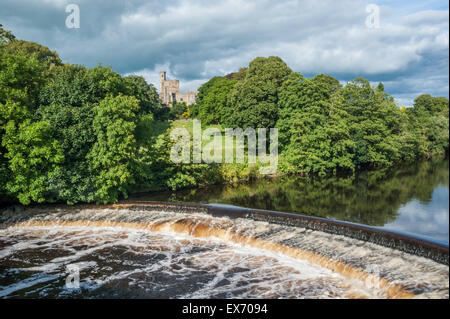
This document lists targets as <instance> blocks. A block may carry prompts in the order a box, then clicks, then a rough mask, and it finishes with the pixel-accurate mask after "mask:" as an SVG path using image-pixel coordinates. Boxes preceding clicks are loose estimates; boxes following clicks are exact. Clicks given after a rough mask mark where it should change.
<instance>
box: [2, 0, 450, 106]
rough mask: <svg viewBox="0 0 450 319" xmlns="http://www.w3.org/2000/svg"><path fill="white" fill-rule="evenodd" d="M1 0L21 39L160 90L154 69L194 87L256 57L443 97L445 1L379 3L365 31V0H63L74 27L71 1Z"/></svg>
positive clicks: (405, 95)
mask: <svg viewBox="0 0 450 319" xmlns="http://www.w3.org/2000/svg"><path fill="white" fill-rule="evenodd" d="M3 2H4V3H2V11H1V12H0V19H1V21H2V23H3V24H4V25H5V26H6V28H9V29H12V30H13V32H14V33H15V34H16V35H17V36H18V37H19V38H23V39H26V40H33V41H37V42H40V43H43V44H45V45H47V46H49V47H50V48H51V49H56V50H57V51H58V52H59V53H60V55H61V57H62V58H63V60H65V61H68V62H71V63H77V64H85V65H88V66H94V65H95V64H97V63H98V62H103V64H106V65H111V66H112V67H113V68H114V69H116V70H118V71H119V72H121V73H122V74H128V73H137V74H142V75H144V76H145V77H146V78H147V80H149V81H151V82H152V83H154V84H155V85H156V86H157V87H158V86H159V85H158V79H159V69H158V68H160V67H167V71H168V72H169V75H170V77H172V78H179V79H180V80H181V83H182V86H183V88H184V89H195V88H196V87H197V86H198V85H199V84H201V83H202V82H203V81H206V80H207V79H208V78H210V77H212V76H215V75H224V74H227V73H230V72H232V71H236V70H238V69H239V67H242V66H246V65H248V62H250V61H251V60H252V59H253V58H255V57H256V56H269V55H278V56H280V57H281V58H283V59H284V60H285V61H286V62H287V63H288V65H289V66H290V67H291V68H292V69H294V70H295V71H299V72H302V73H303V74H305V75H307V76H313V75H315V74H317V73H327V74H331V75H333V76H335V77H337V78H338V79H340V80H343V81H348V80H351V79H353V78H355V77H357V76H364V77H367V78H368V79H369V80H371V81H383V82H385V88H386V91H387V92H389V93H391V94H393V95H394V96H395V97H397V98H398V99H399V101H401V103H402V104H407V105H411V103H412V100H413V99H414V98H415V97H416V96H417V95H418V94H421V93H430V94H433V95H439V96H447V97H448V48H449V44H448V37H449V35H448V27H449V22H448V6H447V7H445V6H442V4H441V3H440V2H436V1H432V2H430V3H429V5H428V6H425V5H424V4H423V3H422V2H419V1H417V2H413V3H406V2H401V3H403V4H401V3H400V4H399V2H398V1H378V2H377V3H378V4H380V5H381V10H380V12H381V13H380V14H381V15H380V28H378V29H376V28H374V29H371V28H368V27H367V26H366V25H365V21H366V18H367V14H368V13H367V12H366V6H367V4H368V2H367V1H363V0H357V1H354V0H342V1H331V0H324V1H320V2H318V1H314V0H298V1H296V0H280V1H269V0H258V1H257V0H223V1H213V0H197V1H196V0H170V1H151V2H148V1H144V0H135V1H124V2H122V1H107V0H99V1H89V0H79V1H70V2H71V3H72V2H73V3H77V4H78V5H79V6H80V12H81V28H80V29H76V30H75V29H67V28H66V27H65V23H64V22H65V18H66V16H67V14H66V13H65V5H66V4H67V3H69V1H64V0H46V1H44V2H43V3H40V4H39V5H38V4H36V2H35V1H31V0H14V1H13V0H4V1H3ZM155 81H156V82H155Z"/></svg>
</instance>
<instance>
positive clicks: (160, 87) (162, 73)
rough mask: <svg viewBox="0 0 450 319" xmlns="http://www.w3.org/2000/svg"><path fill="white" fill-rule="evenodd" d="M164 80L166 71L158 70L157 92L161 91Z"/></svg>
mask: <svg viewBox="0 0 450 319" xmlns="http://www.w3.org/2000/svg"><path fill="white" fill-rule="evenodd" d="M164 81H166V71H161V72H159V93H161V94H162V93H163V88H164Z"/></svg>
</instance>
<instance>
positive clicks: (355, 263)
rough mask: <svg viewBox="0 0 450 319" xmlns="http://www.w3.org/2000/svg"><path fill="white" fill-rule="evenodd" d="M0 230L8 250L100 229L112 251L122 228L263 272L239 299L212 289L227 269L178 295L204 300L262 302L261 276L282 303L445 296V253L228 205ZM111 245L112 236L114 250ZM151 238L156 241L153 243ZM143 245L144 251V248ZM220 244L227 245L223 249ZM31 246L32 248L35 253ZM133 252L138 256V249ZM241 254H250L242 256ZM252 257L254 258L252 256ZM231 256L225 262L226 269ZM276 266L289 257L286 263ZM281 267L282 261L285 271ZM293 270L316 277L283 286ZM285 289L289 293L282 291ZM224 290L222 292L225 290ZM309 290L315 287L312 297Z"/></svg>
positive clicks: (63, 209)
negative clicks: (20, 241) (43, 237)
mask: <svg viewBox="0 0 450 319" xmlns="http://www.w3.org/2000/svg"><path fill="white" fill-rule="evenodd" d="M0 225H1V228H2V230H0V240H1V239H3V240H4V241H5V242H8V240H9V239H8V238H10V237H11V238H13V237H14V234H21V236H24V238H25V239H26V240H31V242H33V240H32V239H30V238H36V236H37V235H36V232H40V234H46V233H48V232H50V233H51V230H54V231H57V232H58V234H60V235H59V237H58V238H61V237H70V236H75V235H73V234H72V235H69V234H65V235H64V229H67V231H69V230H70V231H71V232H80V231H82V230H84V229H93V230H94V229H95V231H98V232H99V234H101V233H102V232H105V231H106V230H105V229H107V230H108V233H107V234H108V235H105V238H108V243H109V245H113V244H114V238H115V236H119V234H120V236H129V235H124V233H123V232H124V230H127V229H128V230H133V231H139V232H144V233H148V234H152V235H151V236H156V235H158V236H163V237H164V236H168V237H165V238H164V239H163V240H162V241H163V242H170V243H174V245H175V246H177V247H178V248H177V249H179V250H180V249H181V250H182V249H183V248H182V247H183V245H182V244H180V242H179V241H181V242H183V241H188V242H189V243H190V244H191V243H192V242H193V241H194V242H195V241H196V240H201V242H196V244H195V245H194V246H195V247H197V248H195V249H194V251H196V249H203V248H205V247H209V248H208V249H206V248H205V250H204V251H203V250H202V251H203V253H204V254H205V255H204V257H202V258H207V260H208V262H207V264H208V265H209V267H210V268H211V269H215V268H217V267H219V268H220V266H225V267H226V264H227V259H226V258H225V259H224V257H223V256H227V254H231V256H235V255H236V254H237V255H239V256H241V255H240V254H243V255H242V256H246V257H242V258H241V259H240V260H239V261H237V262H236V264H234V266H233V267H234V268H233V267H231V269H239V267H241V268H242V265H245V264H246V263H252V262H253V263H254V264H252V267H250V266H249V267H248V270H247V271H248V272H249V273H252V271H253V270H252V268H253V267H256V269H266V270H262V273H258V274H257V275H255V274H253V273H252V275H250V274H247V275H246V276H247V277H245V276H244V277H245V278H246V279H245V280H244V282H247V281H249V280H251V279H249V276H250V277H251V276H255V278H253V280H254V281H255V284H254V285H249V286H248V288H247V290H245V289H244V290H245V294H244V292H242V291H241V290H242V289H241V290H239V289H238V287H234V286H227V285H225V286H223V287H222V286H220V284H219V283H220V282H222V281H229V279H230V278H233V276H236V273H239V271H238V270H233V271H231V272H230V274H229V277H230V278H227V276H222V277H223V278H222V277H221V280H218V278H215V277H214V278H215V279H213V280H212V281H210V282H213V283H214V284H211V283H209V284H208V285H209V286H208V285H207V287H209V290H208V289H206V290H205V288H204V287H203V288H196V289H194V291H192V292H191V294H188V295H187V297H198V296H202V297H211V295H210V294H212V293H213V292H217V291H222V290H223V293H224V294H225V293H226V291H233V292H234V295H233V296H232V297H236V296H240V297H242V296H250V297H251V298H258V297H264V296H266V297H267V295H265V293H268V292H267V289H268V288H267V287H266V286H265V284H264V283H265V280H267V276H269V275H268V274H270V276H269V277H271V278H272V277H273V276H275V277H277V276H278V278H277V279H273V280H275V281H276V280H279V281H277V283H278V284H279V286H276V287H278V288H277V289H278V290H275V291H274V290H273V288H270V289H268V291H270V293H269V297H280V296H281V297H286V296H285V295H284V294H285V293H286V291H289V294H288V297H292V298H302V297H324V298H327V297H336V296H335V295H334V294H338V297H345V298H371V297H381V298H448V289H449V284H448V271H449V269H448V246H445V245H442V244H439V243H438V242H433V241H429V240H426V239H423V238H418V237H413V236H410V235H406V234H401V233H398V232H390V231H389V232H388V231H385V230H381V229H379V228H375V227H368V226H363V225H358V224H352V223H344V222H338V221H332V220H327V219H323V218H314V217H308V216H301V215H295V214H285V213H279V212H271V211H263V210H254V209H244V208H238V207H233V206H227V205H196V204H175V203H159V202H158V203H156V202H129V203H120V204H116V205H108V206H96V205H77V206H74V207H70V208H69V207H67V206H57V205H54V206H37V207H30V208H27V209H26V210H24V211H22V212H14V211H12V210H5V211H3V212H2V213H1V214H0ZM111 230H114V232H115V234H116V235H114V236H112V235H111V233H110V232H109V231H111ZM76 234H77V235H76V236H75V238H77V240H78V241H82V242H85V241H87V238H84V237H83V236H84V235H83V236H81V237H80V235H79V234H78V233H76ZM177 234H178V235H181V236H182V237H181V239H180V238H178V237H173V236H174V235H177ZM110 236H112V237H110ZM120 236H119V237H118V238H119V239H120V238H121V237H120ZM37 237H39V236H37ZM97 237H98V238H96V240H97V241H101V242H103V241H104V240H106V239H105V238H103V237H101V236H100V235H98V236H97ZM89 238H90V237H89ZM158 238H159V237H158ZM119 239H117V238H116V240H118V242H120V240H119ZM152 239H153V240H155V238H154V237H152ZM11 240H12V239H11ZM26 240H25V241H26ZM89 240H91V239H89ZM12 242H14V240H12ZM150 242H152V241H150ZM0 243H1V241H0ZM33 243H34V242H33ZM45 245H46V244H45ZM102 245H104V244H101V247H103V246H102ZM146 245H149V243H148V242H146ZM210 245H212V247H210ZM217 245H218V246H217ZM221 245H232V246H226V247H225V248H224V247H222V246H221ZM236 245H237V246H236ZM4 246H5V247H6V248H4V249H3V250H1V251H0V258H1V261H2V263H3V260H7V258H8V256H9V255H10V254H14V253H15V250H14V247H15V246H14V245H13V246H12V247H13V248H11V247H10V245H8V244H4ZM19 246H20V245H19ZM32 247H33V248H37V247H36V245H34V246H32ZM108 247H110V246H108ZM133 247H134V246H133ZM152 247H153V246H152ZM202 247H203V248H202ZM0 248H1V245H0ZM141 248H142V247H141ZM141 248H139V251H141V250H142V249H144V248H142V249H141ZM20 249H21V248H20ZM20 249H18V250H17V251H20ZM108 249H110V248H108ZM133 249H135V248H133ZM242 249H244V250H245V249H253V250H252V251H251V252H250V251H245V253H244V251H243V250H242ZM255 249H256V250H255ZM144 250H145V249H144ZM164 250H165V248H158V251H164ZM169 250H170V249H169ZM150 251H151V249H150ZM170 251H171V255H170V256H171V257H170V258H169V259H170V260H171V259H172V258H173V256H172V255H173V254H174V256H176V255H177V254H178V251H177V253H174V252H173V251H172V250H170ZM208 251H209V253H208ZM208 254H209V256H208ZM246 254H249V255H246ZM255 254H256V255H257V256H258V257H255V256H256V255H255ZM261 254H262V255H261ZM152 256H153V255H152ZM205 256H206V257H205ZM221 256H222V257H221ZM269 256H270V257H269ZM188 257H189V258H190V260H196V259H198V258H199V257H198V255H197V254H192V255H190V254H188V255H187V256H184V258H188ZM66 258H69V257H68V256H67V257H66ZM133 258H134V257H133ZM152 258H153V257H152ZM233 258H234V257H230V259H228V262H230V260H233ZM285 258H288V260H289V262H288V260H287V259H285ZM69 259H70V258H69ZM200 259H201V258H200ZM183 260H184V259H183ZM219 260H220V261H219ZM249 260H252V262H249ZM256 260H258V261H256ZM274 260H276V262H275V261H274ZM292 260H294V261H295V262H293V261H292ZM52 263H54V260H51V261H49V262H47V264H46V265H47V266H46V267H50V266H49V265H52V267H56V266H54V265H53V264H52ZM182 263H183V262H182ZM272 263H275V264H276V266H273V267H275V268H276V269H279V271H278V274H274V273H273V270H267V268H265V266H264V265H271V264H272ZM286 263H289V266H287V264H286ZM292 263H294V264H295V265H294V266H293V264H292ZM239 265H241V266H239ZM255 265H256V266H255ZM60 266H61V265H60ZM203 266H204V265H203ZM203 266H198V267H203ZM41 267H42V265H41ZM58 267H59V266H58ZM174 267H176V266H174ZM196 267H197V266H196ZM273 267H272V268H273ZM290 267H291V268H292V267H293V268H292V269H291V268H290ZM194 268H195V267H194ZM244 268H245V267H244ZM188 269H189V270H188V273H189V272H193V270H192V269H191V268H188ZM195 269H197V268H195ZM202 269H203V268H202ZM289 269H291V270H289ZM202 271H204V269H203V270H202ZM296 271H298V272H299V274H302V276H304V275H305V273H306V274H311V273H314V274H315V275H314V276H312V278H310V277H308V279H307V280H306V279H305V278H303V277H301V276H300V277H301V279H298V280H297V281H295V282H292V278H296V277H295V275H292V276H290V275H289V274H290V273H295V272H296ZM166 272H167V270H166ZM172 272H173V275H175V274H177V275H178V273H177V272H176V271H175V272H174V271H173V270H170V271H169V273H172ZM219 272H220V271H219ZM316 272H318V273H316ZM119 273H121V272H119ZM243 273H244V274H245V273H246V272H245V271H243ZM116 275H117V274H116ZM211 275H212V276H216V274H211ZM336 276H337V277H336ZM264 278H266V279H264ZM200 281H201V280H200ZM305 282H307V283H308V284H305ZM283 283H284V284H283ZM140 284H142V282H141V283H140ZM217 285H219V286H217ZM229 285H232V284H231V283H230V284H229ZM286 285H289V287H288V288H286V287H285V286H286ZM244 286H245V285H244ZM14 287H15V286H14V285H13V286H12V287H6V288H5V289H6V290H7V291H14ZM220 287H222V290H221V288H220ZM224 287H228V288H227V289H228V290H227V289H225V288H224ZM255 287H258V288H255ZM283 287H284V288H283ZM300 287H302V288H301V289H300ZM305 287H308V288H305ZM311 287H315V289H313V290H311ZM0 289H1V288H0ZM8 289H9V290H8ZM0 291H1V290H0ZM249 291H251V292H253V293H254V294H255V295H252V294H251V292H249ZM318 291H320V293H318ZM324 291H326V292H324ZM202 294H203V295H202ZM242 294H243V295H242ZM246 294H247V295H246ZM248 294H250V295H248ZM0 295H1V292H0ZM176 296H179V295H177V294H174V296H171V297H176ZM214 296H215V295H214ZM214 296H212V297H214ZM184 297H186V295H185V296H184Z"/></svg>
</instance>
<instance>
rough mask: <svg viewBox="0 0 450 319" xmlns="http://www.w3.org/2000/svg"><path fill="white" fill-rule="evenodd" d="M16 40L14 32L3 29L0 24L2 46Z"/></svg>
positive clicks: (0, 42)
mask: <svg viewBox="0 0 450 319" xmlns="http://www.w3.org/2000/svg"><path fill="white" fill-rule="evenodd" d="M15 39H16V37H15V36H14V35H13V34H12V32H11V31H8V30H5V29H3V25H2V24H1V23H0V44H3V43H5V42H8V41H13V40H15Z"/></svg>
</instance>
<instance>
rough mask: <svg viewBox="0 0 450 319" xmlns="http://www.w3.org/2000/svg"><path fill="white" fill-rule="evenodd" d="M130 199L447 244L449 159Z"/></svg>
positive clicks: (152, 194) (283, 178) (158, 193)
mask: <svg viewBox="0 0 450 319" xmlns="http://www.w3.org/2000/svg"><path fill="white" fill-rule="evenodd" d="M129 200H145V201H171V202H193V203H220V204H231V205H236V206H242V207H248V208H257V209H267V210H276V211H281V212H290V213H298V214H302V215H309V216H316V217H326V218H332V219H337V220H343V221H349V222H355V223H361V224H366V225H372V226H380V227H384V228H387V229H394V230H399V231H403V232H407V233H412V234H415V235H420V236H424V237H428V238H432V239H434V240H438V241H441V242H444V243H446V244H448V242H449V161H448V158H447V159H434V160H430V161H425V162H420V163H417V164H415V165H408V166H403V167H396V168H394V169H385V170H377V171H368V172H363V173H360V174H358V175H357V176H355V177H352V178H337V177H335V178H328V179H322V180H314V179H309V178H304V177H299V176H289V177H281V178H276V179H263V180H258V181H255V182H253V183H248V184H240V185H214V186H209V187H207V188H198V189H190V190H183V191H177V192H157V193H150V194H141V195H135V196H133V197H132V198H130V199H129Z"/></svg>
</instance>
